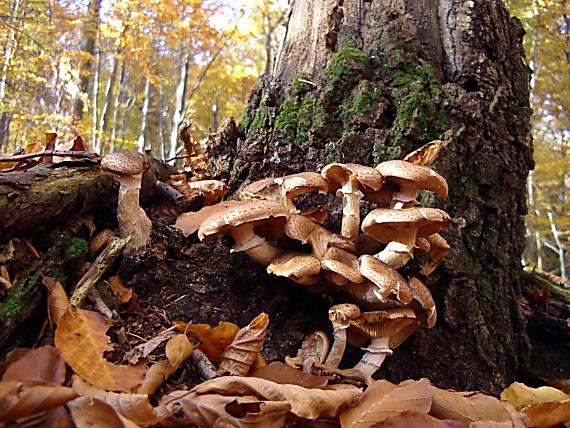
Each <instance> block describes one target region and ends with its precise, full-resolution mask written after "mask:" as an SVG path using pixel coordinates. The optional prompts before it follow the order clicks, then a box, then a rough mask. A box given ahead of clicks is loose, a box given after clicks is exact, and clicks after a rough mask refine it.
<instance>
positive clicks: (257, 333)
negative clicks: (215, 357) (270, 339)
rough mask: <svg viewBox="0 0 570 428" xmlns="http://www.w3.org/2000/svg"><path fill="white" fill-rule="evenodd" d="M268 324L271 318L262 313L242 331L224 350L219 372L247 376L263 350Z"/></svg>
mask: <svg viewBox="0 0 570 428" xmlns="http://www.w3.org/2000/svg"><path fill="white" fill-rule="evenodd" d="M268 324H269V317H268V316H267V314H264V313H261V314H259V315H258V316H257V317H255V318H254V319H253V320H252V321H251V322H250V323H249V324H248V325H247V326H245V327H244V328H242V329H240V330H239V331H238V332H237V334H236V335H235V337H234V340H233V341H232V343H231V344H230V345H229V346H228V347H227V348H226V349H224V353H223V354H222V361H221V362H220V365H219V367H218V370H219V371H220V372H222V373H223V372H228V373H231V374H233V375H237V376H246V375H247V373H248V372H249V369H250V368H251V365H252V364H253V362H254V361H255V359H256V357H257V355H258V354H259V353H260V352H261V350H262V349H263V343H264V342H265V335H266V334H267V326H268Z"/></svg>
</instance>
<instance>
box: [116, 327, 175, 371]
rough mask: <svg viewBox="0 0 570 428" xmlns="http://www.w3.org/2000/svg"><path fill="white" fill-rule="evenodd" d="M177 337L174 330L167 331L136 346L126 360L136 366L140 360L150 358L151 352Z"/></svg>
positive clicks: (126, 356)
mask: <svg viewBox="0 0 570 428" xmlns="http://www.w3.org/2000/svg"><path fill="white" fill-rule="evenodd" d="M175 335H176V333H175V332H173V331H172V330H165V331H163V332H162V333H160V334H159V335H157V336H155V337H153V338H152V339H150V340H148V341H146V342H145V343H141V344H140V345H137V346H135V347H134V348H133V349H131V350H130V351H129V352H127V354H126V355H125V360H126V361H128V362H129V363H130V364H136V363H138V361H139V360H140V359H142V358H146V357H148V356H149V355H150V354H151V352H152V351H154V350H155V349H156V348H158V347H159V346H160V345H162V343H163V342H166V341H167V340H169V339H170V338H172V337H174V336H175Z"/></svg>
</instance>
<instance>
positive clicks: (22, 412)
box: [0, 381, 77, 422]
mask: <svg viewBox="0 0 570 428" xmlns="http://www.w3.org/2000/svg"><path fill="white" fill-rule="evenodd" d="M76 397H77V393H76V392H75V391H73V390H72V389H71V388H67V387H64V386H59V385H49V384H45V383H42V382H37V381H23V382H16V381H2V382H0V422H7V421H13V420H16V419H20V418H22V417H26V416H31V415H34V414H37V413H41V412H45V411H47V410H50V409H54V408H56V407H59V406H61V405H62V404H65V403H66V402H68V401H69V400H73V399H74V398H76Z"/></svg>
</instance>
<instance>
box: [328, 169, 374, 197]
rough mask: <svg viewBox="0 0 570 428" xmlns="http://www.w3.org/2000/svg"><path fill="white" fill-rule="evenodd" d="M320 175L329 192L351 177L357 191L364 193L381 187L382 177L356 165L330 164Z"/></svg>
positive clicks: (371, 170) (372, 170)
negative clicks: (356, 182)
mask: <svg viewBox="0 0 570 428" xmlns="http://www.w3.org/2000/svg"><path fill="white" fill-rule="evenodd" d="M321 175H322V176H323V177H324V178H325V179H326V180H327V181H328V183H329V191H330V192H335V191H336V190H338V189H339V188H340V187H342V186H343V185H344V183H346V182H347V181H348V179H349V178H350V177H351V176H354V177H356V180H357V181H358V189H359V190H360V191H362V192H364V193H367V192H375V191H377V190H380V188H381V187H382V175H381V174H380V173H379V172H378V171H377V170H376V169H374V168H371V167H369V166H365V165H359V164H356V163H346V164H344V163H331V164H329V165H327V166H325V167H324V168H323V170H322V172H321Z"/></svg>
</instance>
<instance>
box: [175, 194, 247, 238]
mask: <svg viewBox="0 0 570 428" xmlns="http://www.w3.org/2000/svg"><path fill="white" fill-rule="evenodd" d="M235 204H239V202H238V201H224V202H220V203H219V204H215V205H210V206H207V207H203V208H202V209H201V210H200V211H192V212H189V213H182V214H180V215H179V216H178V218H177V219H176V223H175V224H174V227H175V228H177V229H180V230H181V231H182V233H184V236H189V235H192V234H193V233H194V232H196V231H197V230H198V229H199V228H200V225H201V224H202V222H203V221H204V220H206V219H207V218H208V217H210V216H211V215H213V214H214V213H217V212H221V211H224V210H226V209H228V207H230V206H232V205H235Z"/></svg>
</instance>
